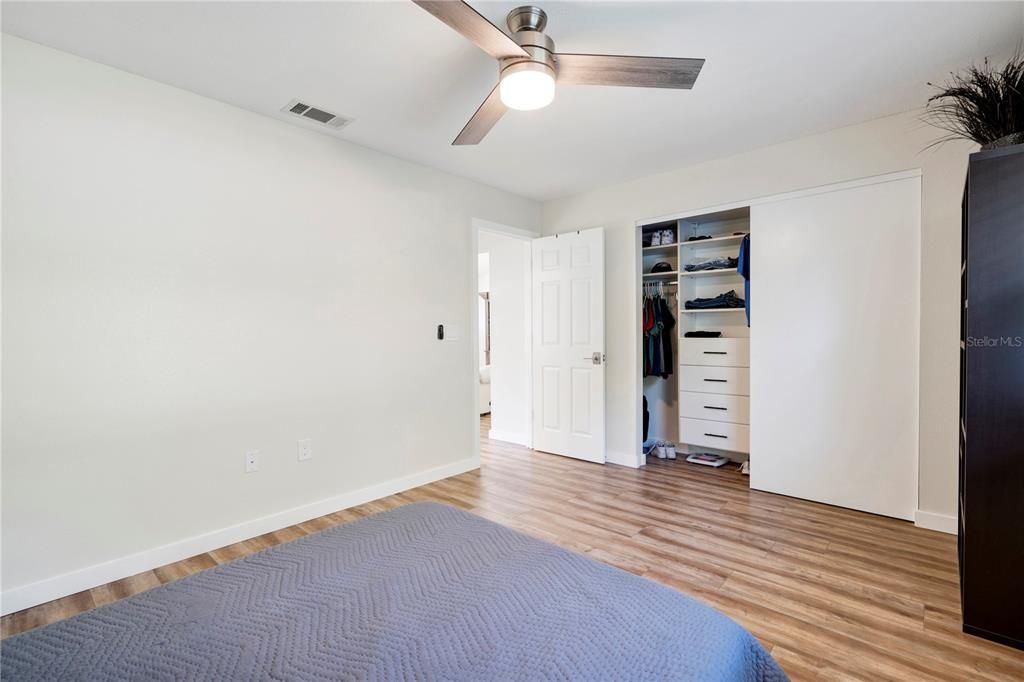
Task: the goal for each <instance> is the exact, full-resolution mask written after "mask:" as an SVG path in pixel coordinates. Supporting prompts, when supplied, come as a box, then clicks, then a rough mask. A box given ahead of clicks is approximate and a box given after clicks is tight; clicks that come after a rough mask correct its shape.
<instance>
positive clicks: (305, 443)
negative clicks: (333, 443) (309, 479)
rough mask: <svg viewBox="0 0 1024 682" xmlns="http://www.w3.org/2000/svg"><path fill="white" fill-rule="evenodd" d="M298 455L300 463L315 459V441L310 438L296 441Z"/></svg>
mask: <svg viewBox="0 0 1024 682" xmlns="http://www.w3.org/2000/svg"><path fill="white" fill-rule="evenodd" d="M296 453H297V454H298V458H299V461H300V462H305V461H306V460H309V459H313V441H312V440H311V439H309V438H302V439H299V440H298V441H296Z"/></svg>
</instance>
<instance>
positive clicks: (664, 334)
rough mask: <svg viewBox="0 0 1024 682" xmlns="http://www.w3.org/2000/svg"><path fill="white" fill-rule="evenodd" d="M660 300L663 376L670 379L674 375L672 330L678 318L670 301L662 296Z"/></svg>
mask: <svg viewBox="0 0 1024 682" xmlns="http://www.w3.org/2000/svg"><path fill="white" fill-rule="evenodd" d="M658 302H659V303H660V304H661V325H662V326H661V361H662V367H661V370H662V371H661V378H662V379H668V378H669V377H670V376H672V368H673V367H674V363H673V362H672V330H673V329H674V328H675V326H676V318H675V317H673V315H672V309H671V307H669V304H668V301H666V300H665V299H664V298H662V297H660V296H659V297H658Z"/></svg>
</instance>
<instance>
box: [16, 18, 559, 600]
mask: <svg viewBox="0 0 1024 682" xmlns="http://www.w3.org/2000/svg"><path fill="white" fill-rule="evenodd" d="M2 151H3V161H4V167H3V171H4V173H3V195H4V203H3V228H4V230H3V329H4V338H3V367H4V370H5V371H4V373H3V386H2V388H3V398H4V399H3V443H2V446H3V484H2V485H3V487H2V493H3V506H2V515H3V525H2V543H3V550H4V551H3V564H2V571H3V590H4V604H3V607H4V611H5V612H6V611H11V610H15V609H17V608H23V607H25V606H28V605H30V604H31V603H33V602H35V601H41V600H45V599H48V598H53V597H56V596H60V595H61V594H65V593H68V592H72V591H77V590H79V589H84V588H87V587H90V586H92V585H95V584H99V583H103V582H106V581H108V580H111V579H114V578H118V577H123V575H125V574H126V573H133V572H136V571H141V570H144V569H147V568H151V567H152V566H151V565H149V564H151V563H153V562H154V561H157V562H159V561H171V560H175V559H178V558H183V556H187V555H188V554H182V552H190V553H194V552H196V551H206V550H208V549H212V548H213V547H215V546H219V545H221V544H225V543H226V542H233V541H236V540H239V539H242V538H245V537H250V536H252V535H255V534H258V533H260V532H265V531H267V530H270V529H272V528H276V527H280V526H282V525H287V524H289V523H294V522H296V521H300V520H303V519H305V518H309V517H311V516H316V515H318V514H322V513H325V512H327V511H331V510H332V508H333V509H337V508H339V507H341V506H345V504H350V503H352V502H353V501H360V500H361V499H364V498H367V496H369V497H375V496H378V495H382V494H387V493H388V492H392V491H394V490H395V489H399V488H402V487H408V486H410V485H416V484H417V483H419V482H425V480H429V479H432V478H437V477H440V476H444V475H450V474H451V473H456V472H458V471H461V470H466V469H469V468H472V467H475V466H476V465H477V463H478V461H479V460H478V456H477V455H475V452H476V449H477V444H478V441H477V433H476V430H475V428H473V426H472V419H471V417H470V415H474V414H475V411H474V410H475V407H474V404H473V400H474V391H475V388H474V385H475V383H476V376H475V364H476V363H475V353H473V350H472V342H473V335H472V334H470V333H468V331H469V330H470V329H472V327H471V326H470V325H471V324H472V323H473V320H474V308H473V307H472V305H471V303H470V302H471V301H472V300H473V292H474V291H475V287H476V282H474V281H473V270H474V268H473V267H472V260H471V259H472V258H474V257H475V254H473V253H472V243H473V240H472V234H471V219H472V218H474V217H479V218H485V219H489V220H494V221H498V222H501V223H507V224H514V225H534V224H536V223H537V222H538V221H539V206H538V205H537V204H535V203H534V202H531V201H527V200H524V199H521V198H517V197H514V196H512V195H509V194H507V193H504V192H500V191H497V190H494V189H492V188H489V187H485V186H482V185H479V184H476V183H472V182H469V181H465V180H461V179H458V178H455V177H452V176H449V175H446V174H444V173H441V172H437V171H434V170H430V169H427V168H424V167H421V166H417V165H414V164H411V163H407V162H404V161H399V160H397V159H394V158H391V157H388V156H386V155H383V154H380V153H377V152H373V151H370V150H367V149H365V148H362V147H358V146H355V145H351V144H348V143H346V142H343V141H341V140H338V139H335V138H332V137H329V136H326V135H321V134H318V133H315V132H312V131H307V130H303V129H300V128H297V127H293V126H290V125H288V124H285V123H282V122H279V121H275V120H271V119H269V118H264V117H261V116H258V115H255V114H251V113H247V112H244V111H242V110H239V109H236V108H233V107H231V106H228V105H225V104H221V103H218V102H215V101H212V100H208V99H205V98H202V97H199V96H197V95H193V94H190V93H187V92H184V91H181V90H177V89H175V88H172V87H168V86H165V85H161V84H158V83H155V82H152V81H148V80H145V79H142V78H139V77H136V76H133V75H130V74H127V73H124V72H121V71H117V70H115V69H111V68H108V67H104V66H100V65H98V64H95V63H91V62H88V61H85V60H82V59H79V58H76V57H72V56H70V55H67V54H63V53H60V52H56V51H53V50H50V49H47V48H43V47H40V46H38V45H34V44H32V43H28V42H25V41H22V40H19V39H17V38H13V37H10V36H6V35H5V36H3V150H2ZM439 322H445V323H446V324H455V325H456V326H457V327H459V328H461V329H462V330H466V331H465V332H464V333H462V334H460V335H459V341H454V342H446V343H442V342H439V341H437V340H436V338H435V329H436V325H437V324H438V323H439ZM299 438H311V439H312V441H313V452H314V458H313V459H312V460H311V461H308V462H303V463H299V462H297V460H296V439H299ZM247 450H259V452H260V461H261V470H260V471H259V472H257V473H254V474H245V473H244V467H243V455H244V453H245V452H246V451H247ZM282 512H284V513H282ZM236 524H240V525H236ZM224 529H226V530H224ZM190 539H191V540H190ZM140 553H141V554H140ZM179 555H180V556H179ZM126 557H127V558H126ZM62 574H67V575H63V576H62ZM58 576H62V577H58ZM40 581H42V582H40Z"/></svg>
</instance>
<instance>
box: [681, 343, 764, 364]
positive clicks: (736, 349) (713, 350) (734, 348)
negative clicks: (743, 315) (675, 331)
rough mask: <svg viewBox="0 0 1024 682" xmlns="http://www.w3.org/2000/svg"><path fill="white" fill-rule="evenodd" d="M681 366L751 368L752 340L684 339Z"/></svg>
mask: <svg viewBox="0 0 1024 682" xmlns="http://www.w3.org/2000/svg"><path fill="white" fill-rule="evenodd" d="M679 364H681V365H715V366H718V367H750V339H687V338H684V339H682V343H680V344H679Z"/></svg>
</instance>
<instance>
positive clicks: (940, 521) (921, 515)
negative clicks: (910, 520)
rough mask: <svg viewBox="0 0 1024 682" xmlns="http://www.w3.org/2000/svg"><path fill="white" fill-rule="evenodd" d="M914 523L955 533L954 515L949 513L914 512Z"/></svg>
mask: <svg viewBox="0 0 1024 682" xmlns="http://www.w3.org/2000/svg"><path fill="white" fill-rule="evenodd" d="M914 525H915V526H917V527H918V528H927V529H928V530H937V531H939V532H941V533H949V534H950V535H956V534H957V523H956V516H955V515H952V516H951V515H949V514H937V513H935V512H929V511H922V510H920V509H918V510H916V511H915V512H914Z"/></svg>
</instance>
